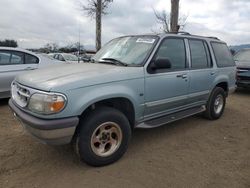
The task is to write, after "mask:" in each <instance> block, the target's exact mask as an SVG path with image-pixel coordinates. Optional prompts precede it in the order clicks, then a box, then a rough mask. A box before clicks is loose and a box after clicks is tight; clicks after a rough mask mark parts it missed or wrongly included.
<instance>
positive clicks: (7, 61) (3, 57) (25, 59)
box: [0, 47, 61, 98]
mask: <svg viewBox="0 0 250 188" xmlns="http://www.w3.org/2000/svg"><path fill="white" fill-rule="evenodd" d="M56 64H61V62H60V61H56V60H54V59H50V58H48V57H46V56H44V55H41V54H35V53H32V52H30V51H27V50H23V49H20V48H8V47H0V98H7V97H10V86H11V82H12V81H13V80H14V78H15V77H16V76H17V75H18V74H21V73H25V72H29V71H31V70H35V69H38V68H42V67H46V66H51V65H56Z"/></svg>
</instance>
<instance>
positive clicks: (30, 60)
mask: <svg viewBox="0 0 250 188" xmlns="http://www.w3.org/2000/svg"><path fill="white" fill-rule="evenodd" d="M38 62H39V59H38V58H37V57H35V56H33V55H30V54H25V64H38Z"/></svg>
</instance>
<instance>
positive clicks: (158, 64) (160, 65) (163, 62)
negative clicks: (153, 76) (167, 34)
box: [151, 58, 171, 69]
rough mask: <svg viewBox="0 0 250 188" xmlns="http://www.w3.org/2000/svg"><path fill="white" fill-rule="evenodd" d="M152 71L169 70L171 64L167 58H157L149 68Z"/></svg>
mask: <svg viewBox="0 0 250 188" xmlns="http://www.w3.org/2000/svg"><path fill="white" fill-rule="evenodd" d="M151 68H152V69H170V68H171V62H170V60H169V59H168V58H157V59H156V60H155V61H154V62H153V63H152V66H151Z"/></svg>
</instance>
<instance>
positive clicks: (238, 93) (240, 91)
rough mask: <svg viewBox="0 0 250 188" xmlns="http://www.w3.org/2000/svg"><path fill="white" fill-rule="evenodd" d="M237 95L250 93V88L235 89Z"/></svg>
mask: <svg viewBox="0 0 250 188" xmlns="http://www.w3.org/2000/svg"><path fill="white" fill-rule="evenodd" d="M235 94H237V95H250V88H237V89H236V91H235Z"/></svg>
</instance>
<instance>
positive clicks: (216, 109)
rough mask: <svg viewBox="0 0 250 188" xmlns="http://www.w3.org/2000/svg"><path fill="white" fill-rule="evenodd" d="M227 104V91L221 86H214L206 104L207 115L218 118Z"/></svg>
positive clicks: (212, 118) (211, 118) (210, 117)
mask: <svg viewBox="0 0 250 188" xmlns="http://www.w3.org/2000/svg"><path fill="white" fill-rule="evenodd" d="M225 104H226V93H225V91H224V89H222V88H220V87H216V88H214V90H213V91H212V93H211V95H210V97H209V100H208V102H207V105H206V111H205V113H204V115H205V117H206V118H208V119H210V120H216V119H219V118H220V117H221V115H222V114H223V112H224V108H225Z"/></svg>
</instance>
